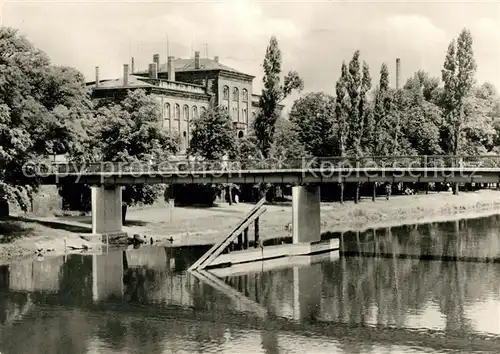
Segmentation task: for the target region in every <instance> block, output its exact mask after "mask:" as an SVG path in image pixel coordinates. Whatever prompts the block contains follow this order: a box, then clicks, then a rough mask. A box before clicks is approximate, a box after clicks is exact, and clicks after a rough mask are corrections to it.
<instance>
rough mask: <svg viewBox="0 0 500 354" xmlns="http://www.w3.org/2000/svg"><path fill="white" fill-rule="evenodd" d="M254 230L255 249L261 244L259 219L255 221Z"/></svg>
mask: <svg viewBox="0 0 500 354" xmlns="http://www.w3.org/2000/svg"><path fill="white" fill-rule="evenodd" d="M254 228H255V248H257V247H258V245H257V244H258V243H259V218H257V219H255V221H254Z"/></svg>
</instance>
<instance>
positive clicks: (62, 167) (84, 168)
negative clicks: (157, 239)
mask: <svg viewBox="0 0 500 354" xmlns="http://www.w3.org/2000/svg"><path fill="white" fill-rule="evenodd" d="M424 167H427V168H500V156H497V155H488V156H484V155H483V156H450V155H429V156H365V157H353V156H348V157H339V156H335V157H313V158H293V159H276V158H270V159H265V160H262V159H261V160H259V159H246V160H218V161H208V160H204V161H202V160H181V161H176V160H170V161H163V162H159V163H151V162H143V161H134V162H107V161H106V162H96V163H88V164H84V165H79V164H72V163H54V164H41V165H37V166H36V168H35V167H33V170H36V173H37V174H39V175H40V174H75V173H76V174H99V173H137V174H144V173H173V172H175V173H179V172H185V173H197V172H200V173H201V172H207V171H224V170H226V171H248V170H285V169H294V170H295V169H300V170H305V169H328V170H329V169H355V168H367V169H381V168H424Z"/></svg>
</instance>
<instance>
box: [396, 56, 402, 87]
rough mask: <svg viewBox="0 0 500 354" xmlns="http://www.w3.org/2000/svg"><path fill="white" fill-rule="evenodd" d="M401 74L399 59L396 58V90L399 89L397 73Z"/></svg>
mask: <svg viewBox="0 0 500 354" xmlns="http://www.w3.org/2000/svg"><path fill="white" fill-rule="evenodd" d="M400 74H401V60H400V59H399V58H396V90H399V75H400Z"/></svg>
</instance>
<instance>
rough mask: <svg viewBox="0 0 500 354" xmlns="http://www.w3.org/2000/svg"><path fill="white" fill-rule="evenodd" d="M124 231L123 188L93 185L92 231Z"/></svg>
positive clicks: (100, 232) (101, 232) (107, 232)
mask: <svg viewBox="0 0 500 354" xmlns="http://www.w3.org/2000/svg"><path fill="white" fill-rule="evenodd" d="M121 232H122V189H121V187H120V186H111V187H97V186H92V233H93V234H112V233H113V234H114V233H121Z"/></svg>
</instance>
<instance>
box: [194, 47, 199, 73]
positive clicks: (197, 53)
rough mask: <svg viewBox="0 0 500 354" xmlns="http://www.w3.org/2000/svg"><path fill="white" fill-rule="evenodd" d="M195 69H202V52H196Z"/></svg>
mask: <svg viewBox="0 0 500 354" xmlns="http://www.w3.org/2000/svg"><path fill="white" fill-rule="evenodd" d="M194 68H195V69H199V68H200V52H199V51H196V52H194Z"/></svg>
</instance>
